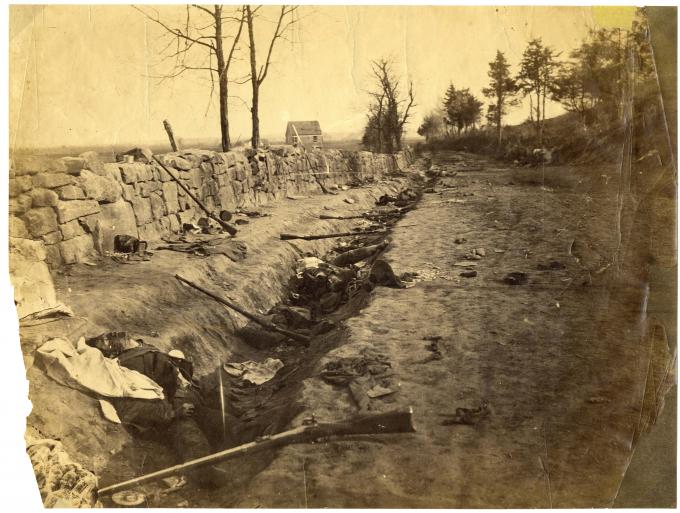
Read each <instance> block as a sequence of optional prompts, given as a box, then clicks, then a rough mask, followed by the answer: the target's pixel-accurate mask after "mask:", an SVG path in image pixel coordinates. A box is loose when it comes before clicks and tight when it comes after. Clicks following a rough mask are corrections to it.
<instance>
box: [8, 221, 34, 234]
mask: <svg viewBox="0 0 680 513" xmlns="http://www.w3.org/2000/svg"><path fill="white" fill-rule="evenodd" d="M9 236H10V237H19V238H21V239H30V238H31V236H30V235H29V233H28V229H27V228H26V223H24V221H23V219H20V218H18V217H15V216H9Z"/></svg>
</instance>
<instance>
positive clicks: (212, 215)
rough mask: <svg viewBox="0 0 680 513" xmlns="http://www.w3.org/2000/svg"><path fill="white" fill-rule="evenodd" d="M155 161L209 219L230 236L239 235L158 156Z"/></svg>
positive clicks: (154, 157)
mask: <svg viewBox="0 0 680 513" xmlns="http://www.w3.org/2000/svg"><path fill="white" fill-rule="evenodd" d="M153 159H154V160H155V161H156V162H158V165H159V166H161V167H162V168H163V169H165V172H166V173H168V174H169V175H170V178H172V179H173V180H174V181H175V182H176V183H177V185H178V186H179V188H180V189H182V190H183V191H184V192H186V193H187V195H188V196H189V197H190V198H191V199H192V200H194V202H196V204H197V205H198V206H199V207H200V208H201V210H203V212H205V213H206V215H207V216H208V217H210V218H211V219H214V220H215V221H216V222H217V223H218V224H219V225H220V226H221V227H222V228H224V229H225V230H226V231H227V232H229V235H236V234H237V233H238V230H237V229H236V228H234V227H233V226H232V225H230V224H229V223H227V222H225V221H222V219H220V218H219V217H218V216H216V215H215V214H213V213H212V212H211V211H210V210H208V207H206V206H205V205H204V204H203V203H202V202H201V200H199V199H198V198H197V197H196V196H194V194H193V193H192V192H191V191H190V190H189V189H188V188H187V187H186V186H185V185H184V184H183V183H182V181H181V180H180V179H179V178H177V177H176V176H175V175H174V173H172V172H171V171H170V170H169V169H168V168H167V167H165V164H163V163H162V162H161V161H160V160H159V159H158V157H156V155H154V156H153Z"/></svg>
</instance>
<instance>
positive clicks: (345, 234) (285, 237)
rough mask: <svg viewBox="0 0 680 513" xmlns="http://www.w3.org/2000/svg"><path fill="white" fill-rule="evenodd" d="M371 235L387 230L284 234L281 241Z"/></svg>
mask: <svg viewBox="0 0 680 513" xmlns="http://www.w3.org/2000/svg"><path fill="white" fill-rule="evenodd" d="M371 233H386V232H385V230H365V231H363V232H343V233H327V234H324V235H295V234H292V233H282V234H281V240H294V239H302V240H318V239H331V238H333V237H353V236H356V235H367V234H371Z"/></svg>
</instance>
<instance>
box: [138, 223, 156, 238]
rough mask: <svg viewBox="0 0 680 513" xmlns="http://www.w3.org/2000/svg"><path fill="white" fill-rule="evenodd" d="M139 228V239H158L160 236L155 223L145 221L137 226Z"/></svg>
mask: <svg viewBox="0 0 680 513" xmlns="http://www.w3.org/2000/svg"><path fill="white" fill-rule="evenodd" d="M138 230H139V238H140V239H141V240H146V241H149V240H159V239H160V238H161V234H160V233H159V231H158V227H157V226H156V224H155V223H147V224H144V225H142V226H139V227H138Z"/></svg>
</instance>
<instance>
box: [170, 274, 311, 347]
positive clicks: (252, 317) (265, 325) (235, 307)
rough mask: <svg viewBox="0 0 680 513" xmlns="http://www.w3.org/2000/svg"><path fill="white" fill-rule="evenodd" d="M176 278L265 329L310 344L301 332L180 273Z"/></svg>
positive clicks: (308, 339)
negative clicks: (252, 310) (277, 322)
mask: <svg viewBox="0 0 680 513" xmlns="http://www.w3.org/2000/svg"><path fill="white" fill-rule="evenodd" d="M175 278H177V279H178V280H179V281H181V282H182V283H186V284H187V285H189V286H190V287H193V288H194V289H196V290H198V291H200V292H203V294H205V295H206V296H208V297H211V298H212V299H214V300H215V301H217V302H218V303H222V304H223V305H224V306H227V307H229V308H231V309H232V310H234V311H236V312H238V313H240V314H241V315H242V316H243V317H245V318H246V319H249V320H251V321H253V322H254V323H256V324H259V325H260V326H262V327H263V328H264V329H266V330H268V331H273V332H275V333H280V334H281V335H285V336H286V337H289V338H292V339H293V340H297V341H298V342H302V343H303V344H305V345H307V346H308V345H309V341H310V338H309V337H308V336H306V335H301V334H300V333H296V332H294V331H289V330H287V329H284V328H281V327H280V326H277V325H276V324H274V323H272V322H269V321H267V320H265V319H262V318H261V317H259V316H257V315H254V314H251V313H250V312H248V311H247V310H244V309H243V308H241V307H240V306H238V305H236V304H234V303H232V302H231V301H227V300H226V299H224V298H222V297H220V296H218V295H217V294H214V293H212V292H210V291H209V290H206V289H204V288H203V287H201V286H200V285H197V284H196V283H194V282H192V281H189V280H187V279H186V278H184V277H182V276H180V275H179V274H176V275H175Z"/></svg>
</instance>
